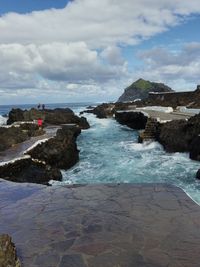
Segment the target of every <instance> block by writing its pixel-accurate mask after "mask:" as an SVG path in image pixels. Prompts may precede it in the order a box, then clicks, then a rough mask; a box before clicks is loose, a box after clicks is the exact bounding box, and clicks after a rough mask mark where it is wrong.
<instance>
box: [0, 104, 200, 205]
mask: <svg viewBox="0 0 200 267" xmlns="http://www.w3.org/2000/svg"><path fill="white" fill-rule="evenodd" d="M89 104H91V103H87V104H84V103H83V104H80V103H76V104H74V103H72V104H50V105H47V107H49V108H55V107H70V108H72V109H73V110H74V111H75V112H76V113H77V114H78V113H79V112H80V111H81V110H83V109H85V107H86V106H87V105H89ZM19 107H21V108H30V107H32V105H26V106H19ZM10 109H11V106H0V114H5V113H8V112H9V110H10ZM84 116H86V117H87V119H88V121H89V123H90V125H91V128H90V129H89V130H84V131H82V134H81V135H80V136H79V137H78V140H77V144H78V148H79V149H80V161H79V163H77V164H76V165H75V166H74V167H73V168H71V169H70V170H68V171H63V177H64V178H63V182H62V184H63V183H64V184H71V183H129V182H130V183H152V182H153V183H157V182H162V183H168V184H174V185H176V186H178V187H181V188H182V189H183V190H184V191H185V192H186V193H187V194H189V195H190V196H191V198H192V199H194V200H195V201H196V202H198V203H199V204H200V181H198V180H196V179H195V174H196V171H197V170H198V169H199V168H200V162H196V161H192V160H190V159H189V156H188V154H186V153H172V154H169V153H166V152H165V151H164V150H163V148H162V146H160V145H159V144H158V143H156V142H154V143H150V144H138V143H137V137H138V132H137V131H134V130H131V129H129V128H128V127H125V126H122V125H120V124H118V123H117V122H116V121H115V120H114V119H97V118H96V117H95V116H94V115H92V114H85V115H84Z"/></svg>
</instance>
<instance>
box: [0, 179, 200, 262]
mask: <svg viewBox="0 0 200 267" xmlns="http://www.w3.org/2000/svg"><path fill="white" fill-rule="evenodd" d="M0 233H8V234H10V235H11V236H12V237H13V241H14V242H15V244H16V247H17V252H18V256H19V258H20V260H21V261H22V264H23V266H24V267H39V266H40V267H199V266H200V253H199V252H200V207H199V206H198V205H197V204H195V203H194V202H193V201H192V200H191V199H190V198H189V197H188V196H187V195H186V194H185V193H184V192H183V191H182V190H181V189H179V188H177V187H173V186H170V185H165V184H120V185H117V184H116V185H112V184H107V185H80V186H60V187H59V186H53V187H45V186H42V185H33V184H15V183H11V182H6V181H3V180H0Z"/></svg>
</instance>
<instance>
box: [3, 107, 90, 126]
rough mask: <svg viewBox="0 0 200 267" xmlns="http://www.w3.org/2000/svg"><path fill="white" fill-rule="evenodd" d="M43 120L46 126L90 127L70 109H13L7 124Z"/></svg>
mask: <svg viewBox="0 0 200 267" xmlns="http://www.w3.org/2000/svg"><path fill="white" fill-rule="evenodd" d="M39 118H42V119H43V121H44V123H45V125H49V124H52V125H60V124H69V123H72V124H77V125H79V126H80V127H81V128H82V129H88V128H89V127H90V126H89V124H88V122H87V120H86V119H85V118H80V117H78V116H76V115H75V114H74V112H73V111H72V110H71V109H69V108H56V109H45V110H38V109H35V108H32V109H30V110H21V109H12V110H11V111H10V112H9V118H8V121H7V124H8V125H10V124H12V123H13V122H16V121H33V120H37V119H39Z"/></svg>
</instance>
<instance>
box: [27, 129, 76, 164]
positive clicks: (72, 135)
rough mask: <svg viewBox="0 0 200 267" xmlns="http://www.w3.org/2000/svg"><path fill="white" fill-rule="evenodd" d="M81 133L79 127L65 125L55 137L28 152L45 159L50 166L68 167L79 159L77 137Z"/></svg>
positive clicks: (36, 157) (38, 158)
mask: <svg viewBox="0 0 200 267" xmlns="http://www.w3.org/2000/svg"><path fill="white" fill-rule="evenodd" d="M80 133H81V130H80V128H79V127H76V126H63V127H62V129H59V130H58V131H57V133H56V136H55V137H53V138H51V139H49V140H48V141H46V142H44V143H41V144H39V145H37V146H36V147H34V148H33V149H32V150H30V151H28V152H27V153H28V154H29V155H30V156H31V157H32V158H33V159H37V160H40V161H44V162H45V163H46V164H48V165H50V166H53V167H56V168H61V169H68V168H70V167H72V166H73V165H74V164H76V163H77V161H78V160H79V150H78V149H77V145H76V138H77V136H78V135H79V134H80Z"/></svg>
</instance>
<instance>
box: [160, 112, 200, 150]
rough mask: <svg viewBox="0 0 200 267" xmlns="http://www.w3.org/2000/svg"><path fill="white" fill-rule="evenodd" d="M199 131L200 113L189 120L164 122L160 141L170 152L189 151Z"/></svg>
mask: <svg viewBox="0 0 200 267" xmlns="http://www.w3.org/2000/svg"><path fill="white" fill-rule="evenodd" d="M199 133H200V115H196V116H194V117H191V118H190V119H189V120H188V121H186V120H176V121H170V122H167V123H165V124H162V125H161V128H160V134H159V137H158V141H159V142H160V143H161V144H162V145H163V147H164V148H165V150H166V151H168V152H189V151H190V146H191V144H192V142H193V140H194V139H195V138H196V137H197V136H198V135H199Z"/></svg>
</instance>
